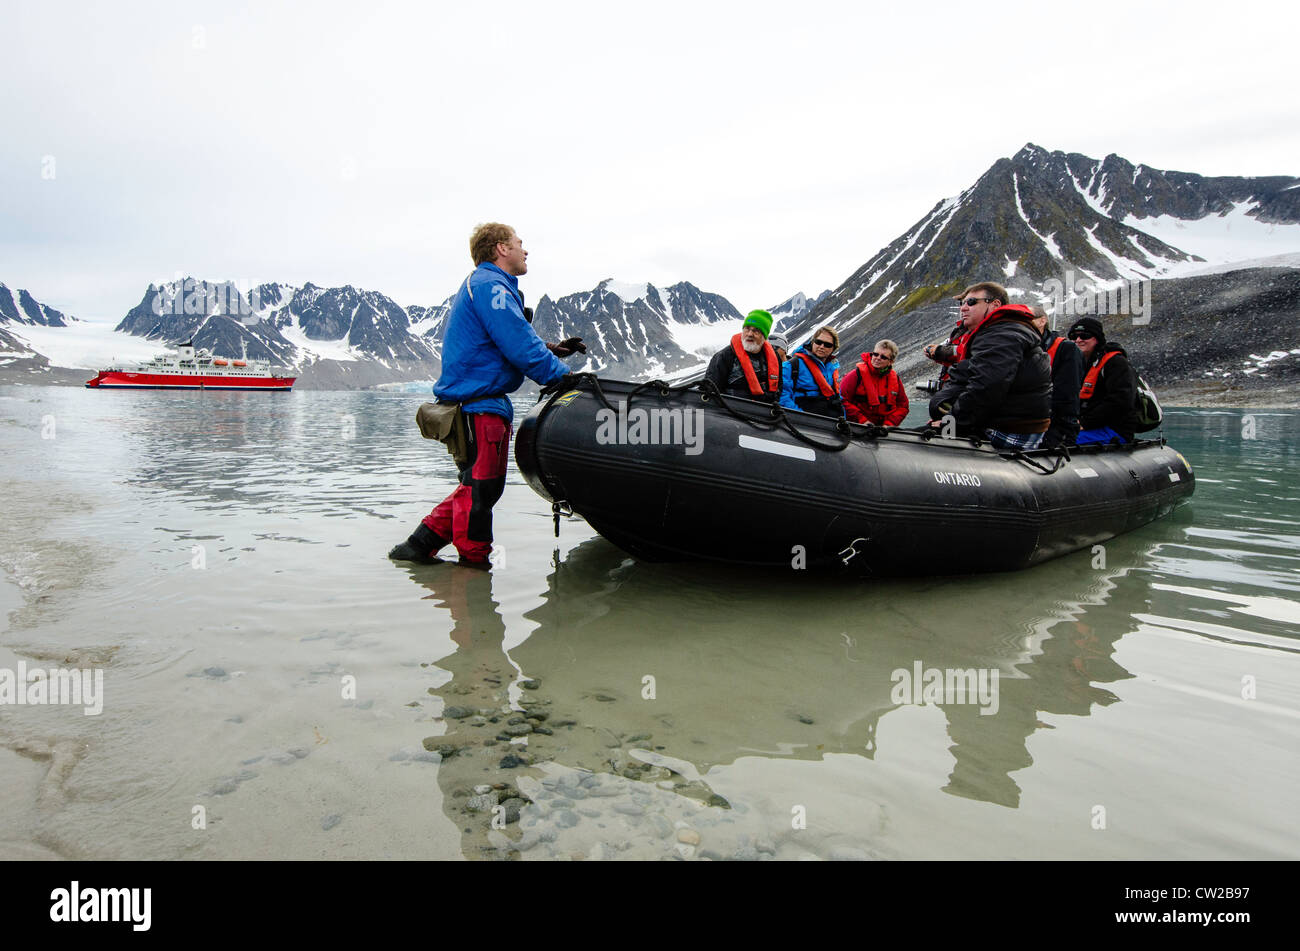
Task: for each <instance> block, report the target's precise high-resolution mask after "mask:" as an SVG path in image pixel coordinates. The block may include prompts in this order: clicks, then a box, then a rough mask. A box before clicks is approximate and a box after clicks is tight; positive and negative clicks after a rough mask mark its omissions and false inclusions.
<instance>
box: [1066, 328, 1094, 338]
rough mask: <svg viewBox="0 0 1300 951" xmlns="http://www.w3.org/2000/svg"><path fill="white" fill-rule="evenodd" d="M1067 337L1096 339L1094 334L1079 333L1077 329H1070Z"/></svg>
mask: <svg viewBox="0 0 1300 951" xmlns="http://www.w3.org/2000/svg"><path fill="white" fill-rule="evenodd" d="M1069 337H1070V339H1071V340H1096V339H1097V337H1096V335H1095V334H1085V333H1079V332H1078V331H1077V330H1073V331H1071V332H1070V334H1069Z"/></svg>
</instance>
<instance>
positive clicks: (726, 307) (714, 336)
mask: <svg viewBox="0 0 1300 951" xmlns="http://www.w3.org/2000/svg"><path fill="white" fill-rule="evenodd" d="M742 319H743V318H742V316H741V314H740V312H739V311H738V310H736V308H735V307H734V306H732V304H731V302H730V301H728V300H727V299H726V298H724V297H721V296H719V295H717V294H710V293H708V292H706V291H702V290H700V289H699V288H698V287H696V286H695V285H694V284H690V283H687V282H685V281H683V282H682V283H680V284H674V285H673V286H672V287H666V288H660V287H656V286H655V285H653V284H628V283H624V282H621V281H615V280H613V279H606V280H603V281H601V282H600V283H599V284H597V285H596V286H595V287H594V288H593V289H592V290H590V291H582V292H579V293H577V294H568V295H566V296H564V297H560V298H557V299H555V300H552V299H551V298H550V297H545V296H544V297H542V299H541V300H540V301H538V302H537V307H536V313H535V316H534V318H533V328H534V329H535V330H536V331H537V333H538V334H539V335H540V336H541V338H542V339H543V340H563V339H564V338H566V337H582V338H583V340H584V341H585V342H586V344H587V347H588V354H587V360H586V363H585V364H583V365H582V366H581V367H580V368H581V369H584V370H597V371H608V370H613V369H614V368H615V367H616V368H617V370H616V371H615V372H616V373H617V375H619V376H621V377H625V378H630V379H636V378H640V377H646V378H654V377H659V376H662V375H664V374H665V373H669V372H672V371H673V370H678V369H681V368H682V367H685V366H691V365H693V364H695V363H698V362H700V359H701V356H702V355H707V354H711V353H713V352H714V351H716V350H718V349H719V348H721V347H722V346H723V344H724V343H725V342H726V341H727V340H729V339H730V337H731V335H732V334H734V333H736V332H737V331H739V329H740V322H741V320H742ZM569 362H570V363H571V364H574V368H575V369H579V367H578V366H577V365H576V361H572V360H571V361H569Z"/></svg>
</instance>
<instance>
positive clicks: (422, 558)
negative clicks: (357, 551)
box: [388, 522, 447, 565]
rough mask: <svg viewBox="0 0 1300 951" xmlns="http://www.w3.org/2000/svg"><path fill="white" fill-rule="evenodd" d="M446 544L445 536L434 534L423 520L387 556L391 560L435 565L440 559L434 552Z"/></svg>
mask: <svg viewBox="0 0 1300 951" xmlns="http://www.w3.org/2000/svg"><path fill="white" fill-rule="evenodd" d="M446 544H447V540H446V539H445V538H441V537H440V536H438V535H436V534H435V533H434V532H433V530H432V529H431V528H429V526H428V525H425V524H424V523H423V522H421V523H420V525H419V527H418V528H416V530H415V531H413V532H412V533H411V537H410V538H408V539H407V540H406V541H404V542H402V543H401V544H400V545H394V546H393V550H392V551H390V552H389V553H388V557H389V558H391V559H393V561H414V562H416V563H417V564H421V565H436V564H438V563H439V562H441V561H442V559H441V558H439V557H437V556H436V555H435V554H434V552H436V551H437V550H438V549H439V548H442V547H443V546H444V545H446Z"/></svg>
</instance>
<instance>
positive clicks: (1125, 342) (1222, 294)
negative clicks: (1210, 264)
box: [840, 268, 1300, 405]
mask: <svg viewBox="0 0 1300 951" xmlns="http://www.w3.org/2000/svg"><path fill="white" fill-rule="evenodd" d="M1150 301H1151V308H1150V312H1149V314H1148V315H1146V316H1149V318H1150V320H1149V322H1148V323H1141V322H1140V319H1141V318H1139V322H1135V321H1134V319H1133V316H1132V315H1123V314H1102V315H1100V317H1099V319H1100V320H1101V321H1102V324H1103V326H1104V327H1105V328H1106V336H1107V339H1108V340H1112V341H1114V342H1116V343H1119V344H1120V345H1121V346H1123V347H1124V349H1125V350H1126V351H1127V352H1128V355H1129V359H1130V360H1131V361H1132V362H1133V365H1134V366H1135V367H1137V368H1138V371H1139V372H1140V373H1141V374H1142V375H1143V376H1144V377H1145V378H1146V379H1147V380H1148V382H1150V383H1151V385H1152V386H1153V387H1155V388H1156V391H1157V393H1158V394H1160V393H1161V391H1169V390H1174V389H1177V391H1178V392H1180V393H1184V394H1186V395H1191V396H1199V395H1202V394H1207V393H1215V392H1222V391H1225V390H1230V391H1232V392H1233V393H1237V394H1244V395H1245V396H1248V397H1250V402H1253V403H1255V404H1256V405H1262V404H1261V403H1260V398H1261V397H1263V396H1265V395H1267V391H1268V390H1285V389H1287V388H1288V387H1295V386H1297V385H1300V352H1296V353H1293V352H1292V351H1300V319H1298V318H1300V269H1294V268H1249V269H1244V270H1239V271H1230V272H1228V273H1226V274H1214V275H1208V276H1205V277H1185V278H1174V279H1169V280H1156V281H1153V282H1152V283H1151V286H1150ZM956 319H957V309H956V306H955V305H954V304H952V303H951V302H943V303H937V304H930V305H926V306H923V307H920V308H917V309H916V310H913V311H910V312H908V313H885V312H879V313H877V314H876V315H874V316H873V317H868V318H866V319H863V320H861V321H859V322H858V323H857V324H855V326H854V328H853V330H851V331H850V332H848V333H846V334H844V335H843V343H844V346H843V348H842V349H841V352H840V363H841V365H842V366H843V367H844V369H845V371H847V370H848V369H849V368H850V367H851V366H852V365H853V364H854V363H855V362H856V361H857V359H858V355H859V354H860V353H861V352H863V351H864V350H866V349H868V348H869V347H872V346H874V345H875V343H876V341H877V340H881V339H890V340H893V341H894V342H895V343H897V344H898V346H899V350H900V352H899V357H898V361H897V363H896V365H895V369H896V370H897V371H898V373H899V376H900V377H901V378H902V380H903V383H904V384H905V385H906V386H907V387H908V393H909V395H912V396H913V398H915V394H916V390H915V387H914V384H916V383H920V382H922V381H924V380H927V379H932V378H934V377H937V376H938V369H939V368H938V364H936V363H933V362H931V361H930V360H927V359H926V358H925V357H924V356H923V355H922V353H921V349H922V348H923V347H924V346H925V345H926V344H927V343H937V342H940V341H942V340H943V339H945V338H946V337H947V335H948V332H949V330H951V329H952V327H953V325H954V324H955V323H956ZM1070 322H1071V318H1070V317H1069V316H1067V317H1065V318H1064V319H1058V320H1057V322H1056V329H1057V330H1059V331H1061V332H1062V333H1064V332H1065V331H1066V330H1067V329H1068V327H1069V323H1070ZM1265 402H1266V401H1265Z"/></svg>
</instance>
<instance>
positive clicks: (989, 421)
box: [930, 281, 1052, 450]
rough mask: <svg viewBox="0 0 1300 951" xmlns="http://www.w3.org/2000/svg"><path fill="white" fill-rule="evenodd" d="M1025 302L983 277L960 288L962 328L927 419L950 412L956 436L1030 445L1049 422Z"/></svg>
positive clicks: (1048, 400)
mask: <svg viewBox="0 0 1300 951" xmlns="http://www.w3.org/2000/svg"><path fill="white" fill-rule="evenodd" d="M1033 319H1034V314H1033V311H1031V310H1030V309H1029V308H1028V307H1026V306H1024V305H1023V304H1007V291H1006V289H1005V288H1004V287H1002V285H1001V284H995V283H993V282H992V281H985V282H982V283H979V284H974V285H972V286H970V287H968V288H967V289H966V291H965V293H964V294H963V295H962V302H961V320H962V325H963V326H964V327H965V328H966V331H967V334H966V336H965V337H964V338H963V339H962V340H961V341H960V342H959V344H958V356H959V360H958V362H957V363H956V364H955V365H954V366H953V368H952V372H951V373H950V374H949V376H948V382H947V383H946V384H944V386H943V387H942V388H941V389H940V390H939V392H938V393H936V394H935V395H934V397H933V398H932V399H931V400H930V419H931V425H932V426H941V425H942V423H943V418H944V417H945V416H947V415H950V414H951V416H952V417H953V419H955V420H956V423H957V434H958V435H959V436H978V437H981V438H986V439H988V440H989V442H991V443H992V444H993V446H994V448H996V449H1005V450H1016V449H1035V448H1037V447H1038V445H1039V443H1040V442H1042V439H1043V433H1045V432H1046V431H1047V428H1048V426H1049V425H1050V423H1051V412H1052V373H1051V368H1050V366H1049V364H1048V360H1047V353H1046V352H1045V351H1044V350H1043V348H1042V344H1041V338H1040V336H1039V333H1038V331H1037V330H1036V329H1035V328H1034V325H1033Z"/></svg>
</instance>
